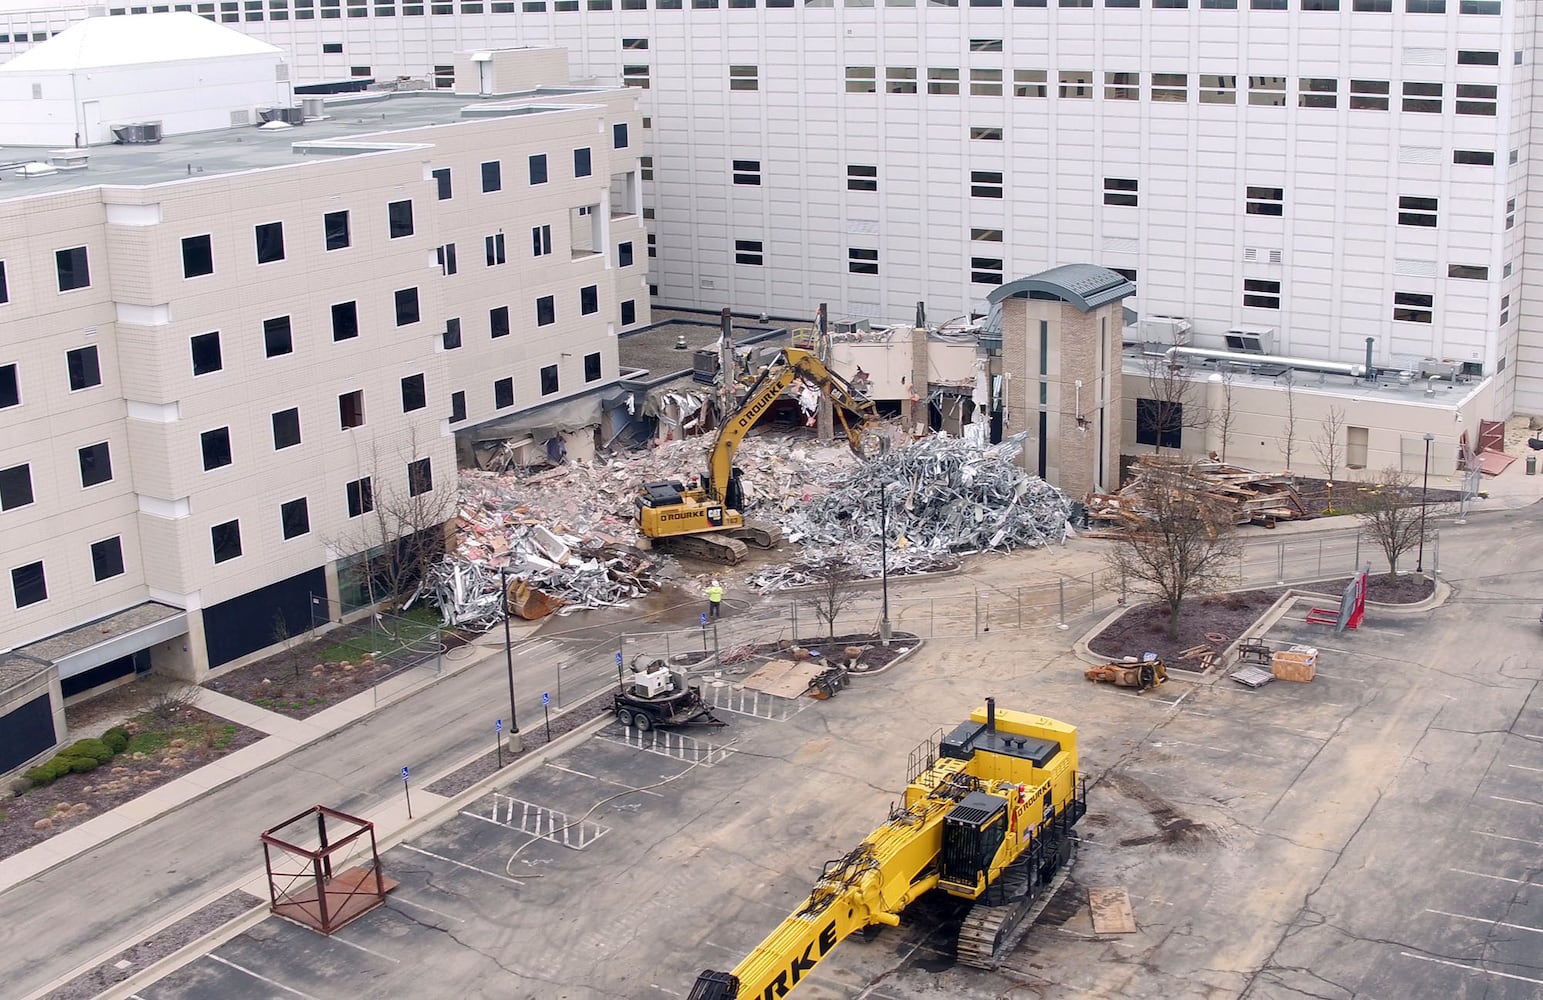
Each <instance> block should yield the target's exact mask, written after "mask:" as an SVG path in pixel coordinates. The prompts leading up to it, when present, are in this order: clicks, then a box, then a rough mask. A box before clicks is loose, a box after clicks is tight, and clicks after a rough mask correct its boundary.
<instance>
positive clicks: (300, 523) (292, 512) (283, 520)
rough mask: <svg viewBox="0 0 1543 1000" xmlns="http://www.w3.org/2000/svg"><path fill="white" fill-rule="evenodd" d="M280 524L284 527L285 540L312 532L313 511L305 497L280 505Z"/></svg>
mask: <svg viewBox="0 0 1543 1000" xmlns="http://www.w3.org/2000/svg"><path fill="white" fill-rule="evenodd" d="M279 523H280V524H282V525H283V526H284V537H285V538H298V537H300V536H301V535H305V534H309V533H310V531H311V510H310V506H309V505H308V504H307V503H306V501H305V497H301V498H300V499H299V500H291V501H289V502H288V503H282V504H279Z"/></svg>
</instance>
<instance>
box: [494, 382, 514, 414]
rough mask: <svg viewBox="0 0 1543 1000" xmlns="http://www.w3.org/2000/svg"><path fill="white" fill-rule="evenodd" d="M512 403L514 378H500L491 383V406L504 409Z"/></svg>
mask: <svg viewBox="0 0 1543 1000" xmlns="http://www.w3.org/2000/svg"><path fill="white" fill-rule="evenodd" d="M513 405H514V379H512V378H501V379H499V380H498V381H496V382H494V383H493V406H494V407H495V408H496V409H500V410H502V409H505V408H507V407H510V406H513Z"/></svg>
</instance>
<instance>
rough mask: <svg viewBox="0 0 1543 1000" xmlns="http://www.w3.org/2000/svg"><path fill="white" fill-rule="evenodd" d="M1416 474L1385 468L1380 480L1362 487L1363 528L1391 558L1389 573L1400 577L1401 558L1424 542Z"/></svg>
mask: <svg viewBox="0 0 1543 1000" xmlns="http://www.w3.org/2000/svg"><path fill="white" fill-rule="evenodd" d="M1413 483H1414V480H1413V477H1411V476H1409V475H1406V474H1405V473H1404V472H1403V471H1402V470H1401V469H1399V468H1398V467H1397V466H1394V465H1390V466H1388V467H1387V468H1386V469H1383V470H1382V473H1381V475H1380V476H1379V481H1378V482H1377V483H1373V484H1368V485H1367V486H1366V487H1365V488H1364V489H1363V490H1362V491H1361V499H1360V501H1359V502H1358V504H1357V506H1358V508H1359V509H1358V511H1357V513H1358V515H1359V516H1360V518H1361V524H1362V526H1363V527H1362V530H1363V531H1365V532H1366V534H1367V536H1368V537H1369V538H1371V540H1372V541H1373V542H1375V543H1376V545H1377V547H1378V548H1380V549H1382V554H1383V555H1385V556H1387V559H1388V576H1389V577H1390V578H1392V579H1397V577H1398V560H1399V557H1400V556H1402V555H1404V554H1405V553H1406V552H1408V551H1409V550H1410V549H1412V548H1414V547H1415V546H1417V545H1419V544H1420V529H1421V527H1422V525H1423V521H1424V518H1422V517H1421V509H1420V496H1419V494H1418V493H1417V492H1416V491H1415V490H1414V488H1413Z"/></svg>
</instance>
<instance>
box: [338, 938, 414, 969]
mask: <svg viewBox="0 0 1543 1000" xmlns="http://www.w3.org/2000/svg"><path fill="white" fill-rule="evenodd" d="M332 940H334V941H336V942H337V943H338V944H346V945H348V946H349V947H350V948H357V949H359V950H360V951H362V952H364V953H365V954H366V955H374V956H375V957H376V958H383V959H385V960H386V961H388V962H390V963H391V964H392V965H401V964H402V960H401V959H400V958H392V957H391V956H390V955H385V954H382V953H381V952H378V951H376V950H375V949H373V948H366V947H365V946H364V945H362V944H355V943H354V942H352V941H349V940H348V939H346V938H341V937H338V936H337V935H336V934H334V935H332Z"/></svg>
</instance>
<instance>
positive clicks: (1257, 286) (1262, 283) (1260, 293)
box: [1243, 278, 1280, 309]
mask: <svg viewBox="0 0 1543 1000" xmlns="http://www.w3.org/2000/svg"><path fill="white" fill-rule="evenodd" d="M1243 304H1244V305H1245V306H1249V307H1251V308H1254V309H1279V308H1280V282H1278V281H1267V280H1265V279H1263V278H1244V279H1243Z"/></svg>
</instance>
